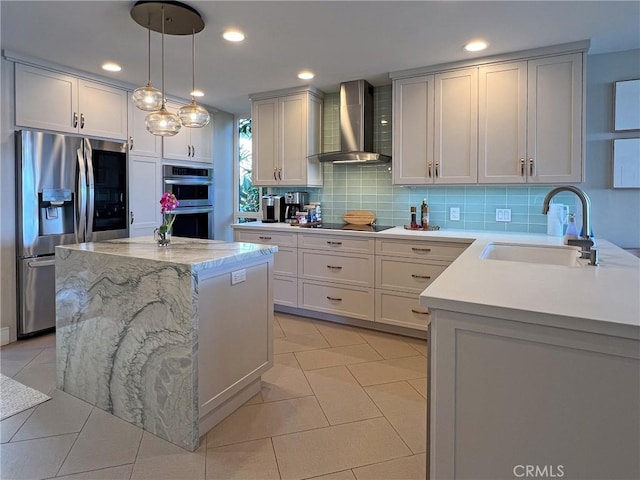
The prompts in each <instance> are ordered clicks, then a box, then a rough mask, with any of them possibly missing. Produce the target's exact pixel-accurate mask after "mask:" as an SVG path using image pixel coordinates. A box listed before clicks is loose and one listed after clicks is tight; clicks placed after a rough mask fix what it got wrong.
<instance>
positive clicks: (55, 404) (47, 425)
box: [12, 390, 93, 442]
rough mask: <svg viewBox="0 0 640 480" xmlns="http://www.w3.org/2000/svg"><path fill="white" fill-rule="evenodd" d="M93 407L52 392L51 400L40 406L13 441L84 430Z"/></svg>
mask: <svg viewBox="0 0 640 480" xmlns="http://www.w3.org/2000/svg"><path fill="white" fill-rule="evenodd" d="M92 408H93V407H92V406H91V405H89V404H88V403H85V402H83V401H82V400H79V399H77V398H76V397H73V396H71V395H69V394H67V393H64V392H62V391H60V390H54V391H53V392H51V400H49V401H47V402H44V403H42V404H40V405H39V406H38V407H37V408H36V411H35V412H34V413H33V415H31V416H30V417H29V419H28V420H27V421H26V422H25V423H24V425H22V427H21V428H20V430H18V432H17V433H16V435H15V436H14V437H13V439H12V441H14V442H15V441H20V440H29V439H31V438H42V437H51V436H53V435H63V434H66V433H78V432H79V431H80V430H82V427H83V426H84V424H85V422H86V421H87V418H88V417H89V414H90V413H91V409H92Z"/></svg>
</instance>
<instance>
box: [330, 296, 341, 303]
mask: <svg viewBox="0 0 640 480" xmlns="http://www.w3.org/2000/svg"><path fill="white" fill-rule="evenodd" d="M327 300H331V301H333V302H341V301H342V299H341V298H338V297H330V296H329V295H327Z"/></svg>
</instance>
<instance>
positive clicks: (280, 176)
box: [278, 168, 282, 180]
mask: <svg viewBox="0 0 640 480" xmlns="http://www.w3.org/2000/svg"><path fill="white" fill-rule="evenodd" d="M278 180H282V169H281V168H279V169H278Z"/></svg>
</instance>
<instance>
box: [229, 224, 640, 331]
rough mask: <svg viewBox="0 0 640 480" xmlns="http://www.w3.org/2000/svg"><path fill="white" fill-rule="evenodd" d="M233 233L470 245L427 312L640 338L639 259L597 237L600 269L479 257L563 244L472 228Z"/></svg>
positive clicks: (430, 297) (432, 289)
mask: <svg viewBox="0 0 640 480" xmlns="http://www.w3.org/2000/svg"><path fill="white" fill-rule="evenodd" d="M233 228H236V229H243V228H261V229H262V228H264V229H265V230H276V231H295V232H298V233H313V234H317V235H354V236H370V237H374V238H381V239H390V238H397V239H399V240H425V241H432V242H456V243H467V244H469V247H468V248H467V249H466V250H465V251H464V252H463V253H462V254H461V255H460V256H459V257H458V258H457V259H456V260H455V261H454V262H453V263H452V264H451V265H450V266H449V267H447V269H446V270H445V271H444V272H443V273H442V274H441V275H440V276H438V278H437V279H436V280H435V281H434V282H433V283H432V284H431V285H429V287H427V288H426V289H425V290H424V291H423V292H422V294H421V295H420V302H421V304H423V305H425V306H427V307H430V308H436V309H437V308H439V309H444V310H452V311H459V312H463V313H474V314H478V315H485V316H489V317H495V318H508V319H511V318H513V312H518V318H520V319H521V320H522V321H525V322H528V323H535V324H545V325H552V326H558V327H563V328H569V329H573V330H579V331H587V332H593V333H603V334H607V335H614V336H621V337H625V338H631V339H640V259H639V258H637V257H635V256H633V255H631V254H630V253H628V252H626V251H624V250H623V249H621V248H619V247H617V246H616V245H614V244H612V243H611V242H608V241H606V240H603V239H600V238H596V239H595V240H596V246H597V248H598V250H599V255H600V265H599V266H597V267H592V266H588V265H587V266H583V267H567V266H561V265H546V264H534V263H528V262H515V261H505V260H489V259H482V258H481V255H482V252H483V251H484V249H485V247H486V246H487V244H489V243H490V242H503V243H512V244H526V245H547V246H555V245H562V244H563V242H562V237H552V236H548V235H545V234H532V233H507V232H488V231H482V232H480V231H469V230H437V231H426V232H424V231H412V230H405V229H404V228H403V227H394V228H391V229H388V230H384V231H382V232H377V233H374V232H360V231H350V230H322V229H315V228H304V227H292V226H290V225H288V224H286V223H279V224H273V223H268V224H262V223H261V222H252V223H244V224H236V225H233Z"/></svg>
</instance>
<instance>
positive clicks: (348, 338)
mask: <svg viewBox="0 0 640 480" xmlns="http://www.w3.org/2000/svg"><path fill="white" fill-rule="evenodd" d="M315 325H316V328H317V329H318V330H319V331H320V333H321V334H322V336H323V337H324V338H326V339H327V342H329V345H331V346H332V347H343V346H345V345H357V344H360V343H366V340H365V339H364V337H363V336H362V335H360V334H359V333H358V332H357V331H356V329H355V328H353V327H349V326H347V325H340V324H336V323H331V322H325V321H322V320H315Z"/></svg>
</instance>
